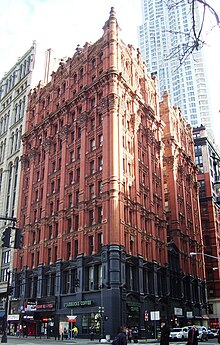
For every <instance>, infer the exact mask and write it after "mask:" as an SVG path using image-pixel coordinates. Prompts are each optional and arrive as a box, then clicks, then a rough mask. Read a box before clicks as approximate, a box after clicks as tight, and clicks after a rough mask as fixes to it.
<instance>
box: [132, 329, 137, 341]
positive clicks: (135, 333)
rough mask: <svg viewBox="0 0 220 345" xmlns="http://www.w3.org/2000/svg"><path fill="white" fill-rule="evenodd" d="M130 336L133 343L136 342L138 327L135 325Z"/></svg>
mask: <svg viewBox="0 0 220 345" xmlns="http://www.w3.org/2000/svg"><path fill="white" fill-rule="evenodd" d="M132 337H133V339H134V343H138V329H137V327H134V329H133V331H132Z"/></svg>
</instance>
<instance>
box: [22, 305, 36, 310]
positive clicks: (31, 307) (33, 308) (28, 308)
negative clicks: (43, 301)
mask: <svg viewBox="0 0 220 345" xmlns="http://www.w3.org/2000/svg"><path fill="white" fill-rule="evenodd" d="M24 310H25V311H36V304H27V305H26V308H25V309H24Z"/></svg>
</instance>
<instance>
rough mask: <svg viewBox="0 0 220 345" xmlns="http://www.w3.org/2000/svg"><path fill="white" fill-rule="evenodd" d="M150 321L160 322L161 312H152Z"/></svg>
mask: <svg viewBox="0 0 220 345" xmlns="http://www.w3.org/2000/svg"><path fill="white" fill-rule="evenodd" d="M150 319H151V321H157V320H160V312H159V311H151V312H150Z"/></svg>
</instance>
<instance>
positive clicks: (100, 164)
mask: <svg viewBox="0 0 220 345" xmlns="http://www.w3.org/2000/svg"><path fill="white" fill-rule="evenodd" d="M102 167H103V159H102V156H101V157H98V169H99V171H102Z"/></svg>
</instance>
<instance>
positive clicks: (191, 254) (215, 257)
mask: <svg viewBox="0 0 220 345" xmlns="http://www.w3.org/2000/svg"><path fill="white" fill-rule="evenodd" d="M189 255H190V256H195V255H204V256H207V257H209V258H212V259H216V260H218V261H220V257H218V256H213V255H210V254H206V253H194V252H191V253H189Z"/></svg>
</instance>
